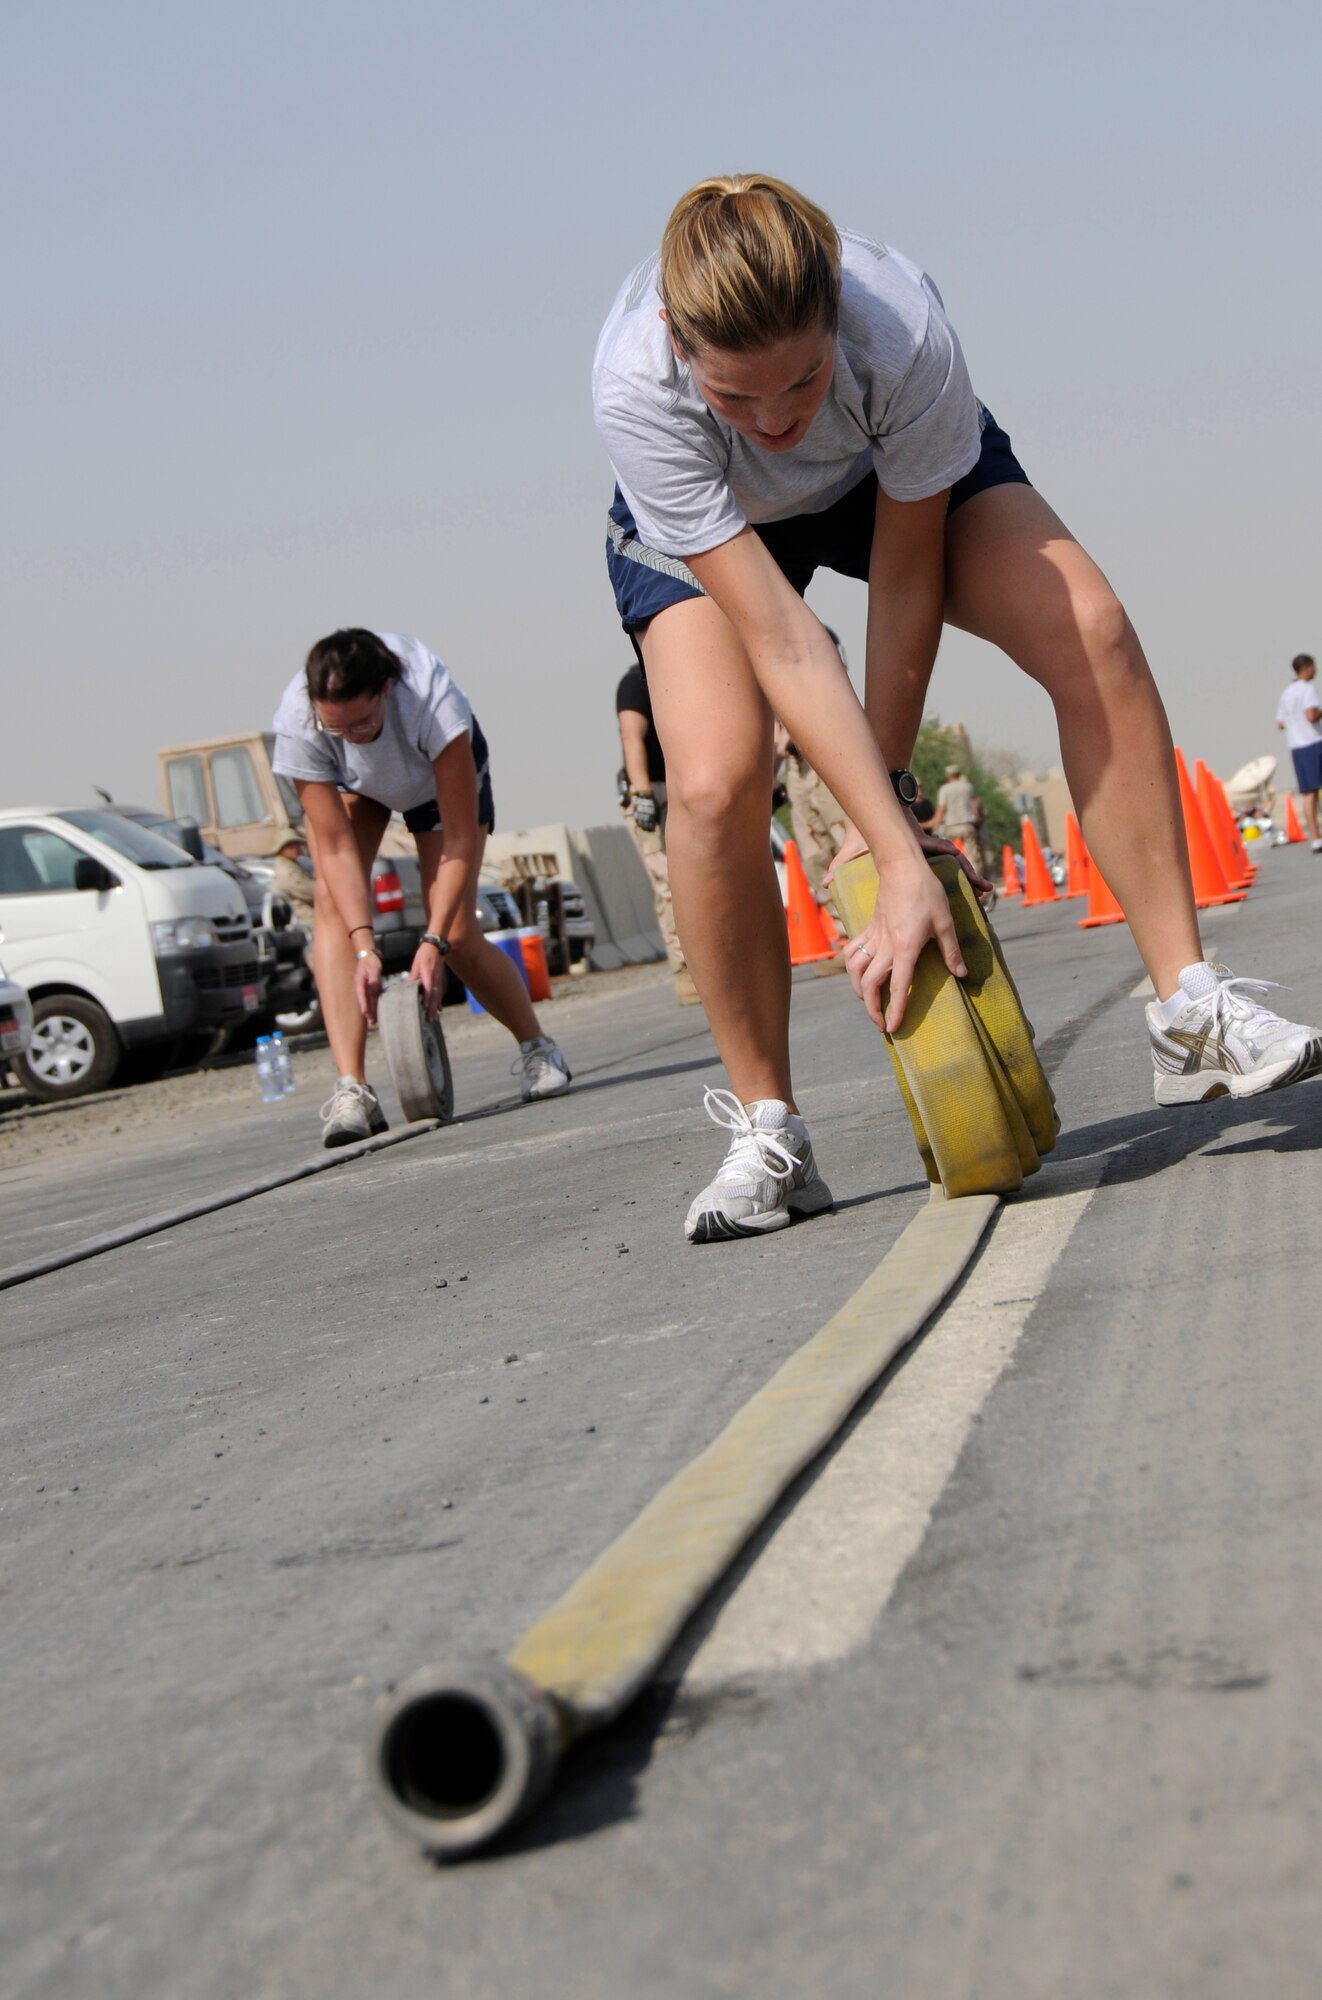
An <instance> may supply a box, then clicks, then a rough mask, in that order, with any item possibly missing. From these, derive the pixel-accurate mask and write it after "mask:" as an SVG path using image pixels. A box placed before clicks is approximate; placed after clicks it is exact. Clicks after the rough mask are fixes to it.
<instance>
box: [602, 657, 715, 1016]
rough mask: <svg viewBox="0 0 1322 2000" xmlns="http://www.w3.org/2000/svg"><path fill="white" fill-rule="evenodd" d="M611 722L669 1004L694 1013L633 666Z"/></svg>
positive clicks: (653, 748)
mask: <svg viewBox="0 0 1322 2000" xmlns="http://www.w3.org/2000/svg"><path fill="white" fill-rule="evenodd" d="M615 717H616V721H617V722H618V724H619V730H620V750H621V753H622V755H623V757H624V770H623V771H622V773H621V779H622V783H621V787H620V810H621V811H622V812H623V813H624V816H625V818H626V819H627V820H628V823H629V832H630V833H631V834H632V836H633V844H634V846H635V847H636V848H637V849H638V853H639V855H640V857H641V859H642V864H643V866H644V868H645V869H646V870H647V875H648V880H649V881H650V882H651V884H652V895H653V898H654V900H655V902H656V920H657V923H658V925H659V926H660V930H661V935H662V937H663V938H664V939H665V946H666V957H667V959H668V960H669V961H670V970H671V971H672V972H673V973H674V975H675V998H676V1000H678V1002H679V1004H680V1006H681V1007H694V1006H697V1005H698V989H697V987H696V986H695V985H694V984H693V976H692V974H691V973H690V971H689V969H688V966H687V965H686V964H685V962H684V947H683V946H682V945H681V943H680V941H679V932H678V931H677V930H676V929H675V906H674V903H673V901H672V900H671V895H670V869H669V867H668V865H667V863H666V759H665V753H664V751H663V750H662V748H661V739H660V737H659V736H658V735H657V733H656V724H655V723H654V722H653V720H652V700H651V696H650V695H649V694H648V692H647V680H646V677H645V676H644V674H643V670H642V668H641V667H640V666H638V665H637V664H636V663H635V664H634V665H633V666H632V667H630V668H629V671H628V672H627V673H626V674H625V675H623V677H622V678H621V680H620V684H619V687H618V688H617V689H616V691H615Z"/></svg>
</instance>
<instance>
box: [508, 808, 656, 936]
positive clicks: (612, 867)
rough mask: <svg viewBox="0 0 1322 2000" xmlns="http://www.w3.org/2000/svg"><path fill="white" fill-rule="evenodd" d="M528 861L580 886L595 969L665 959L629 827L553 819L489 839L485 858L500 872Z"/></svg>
mask: <svg viewBox="0 0 1322 2000" xmlns="http://www.w3.org/2000/svg"><path fill="white" fill-rule="evenodd" d="M529 860H533V861H534V865H535V869H536V872H538V873H542V874H548V873H554V874H556V875H563V876H566V877H568V878H569V879H570V880H571V881H573V882H574V883H576V884H577V886H578V887H579V889H581V890H582V892H583V901H584V903H585V905H586V907H587V912H588V915H589V916H590V917H591V918H592V922H593V925H594V927H595V929H596V933H597V938H596V943H595V944H594V946H593V948H592V953H591V962H592V964H593V965H594V966H595V967H596V969H597V971H598V972H611V971H613V970H614V969H615V967H616V966H619V965H651V964H654V963H656V962H657V961H658V960H661V959H664V957H665V955H666V948H665V944H664V942H663V941H662V937H661V932H660V929H659V927H658V925H657V921H656V906H655V904H654V902H653V900H652V885H651V883H650V882H649V881H648V879H647V870H646V869H645V868H644V867H643V864H642V862H641V860H640V859H639V857H638V850H637V848H636V847H635V846H634V844H633V840H632V838H631V836H630V833H629V829H628V827H627V826H624V825H622V824H621V825H618V826H588V827H571V826H567V825H566V824H565V823H564V821H563V820H552V821H549V822H548V823H547V824H546V825H544V826H526V827H516V828H515V829H514V830H513V831H512V832H509V833H506V832H500V833H494V834H492V836H491V839H490V840H489V841H488V842H487V862H488V864H489V865H490V866H491V867H493V868H494V869H496V871H497V872H498V873H499V872H501V870H502V868H504V867H515V866H519V867H522V866H523V865H525V864H526V863H527V862H528V861H529ZM546 861H550V862H551V863H552V866H551V867H550V868H547V867H546V866H545V862H546Z"/></svg>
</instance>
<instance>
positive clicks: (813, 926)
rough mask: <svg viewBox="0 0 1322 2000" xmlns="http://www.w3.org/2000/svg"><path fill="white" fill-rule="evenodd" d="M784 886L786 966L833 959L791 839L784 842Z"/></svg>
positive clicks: (820, 915) (819, 913) (824, 928)
mask: <svg viewBox="0 0 1322 2000" xmlns="http://www.w3.org/2000/svg"><path fill="white" fill-rule="evenodd" d="M785 887H786V888H787V889H788V891H789V901H788V902H787V904H786V906H785V921H786V923H787V924H788V926H789V934H790V964H791V965H816V964H817V962H818V961H819V959H823V958H834V957H835V952H834V951H833V950H832V948H831V944H830V940H829V939H828V938H827V935H826V927H825V925H824V924H823V923H822V913H821V911H820V910H819V909H818V907H817V904H816V901H815V900H814V898H813V893H812V890H811V889H810V888H809V887H808V877H807V876H806V875H805V874H804V872H803V863H802V862H801V861H800V859H799V850H798V848H797V847H796V846H795V845H794V842H793V841H792V840H787V841H786V842H785Z"/></svg>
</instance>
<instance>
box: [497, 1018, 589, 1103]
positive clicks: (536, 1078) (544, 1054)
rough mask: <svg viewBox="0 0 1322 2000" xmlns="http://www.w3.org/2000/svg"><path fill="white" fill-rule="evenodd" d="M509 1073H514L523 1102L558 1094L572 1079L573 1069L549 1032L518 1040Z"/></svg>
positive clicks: (566, 1088) (565, 1088)
mask: <svg viewBox="0 0 1322 2000" xmlns="http://www.w3.org/2000/svg"><path fill="white" fill-rule="evenodd" d="M510 1075H511V1076H517V1077H518V1079H519V1090H520V1092H521V1094H522V1097H523V1101H524V1103H525V1104H530V1103H531V1102H532V1100H533V1099H534V1098H536V1097H558V1096H559V1095H560V1092H561V1091H562V1090H568V1088H569V1086H570V1084H571V1083H572V1082H573V1080H574V1072H573V1071H572V1070H571V1069H570V1067H569V1064H568V1063H567V1062H566V1061H565V1059H564V1055H563V1053H562V1052H561V1050H560V1049H558V1048H557V1047H556V1045H555V1043H554V1042H553V1041H552V1040H551V1037H550V1036H549V1035H539V1036H538V1037H537V1040H536V1041H533V1042H520V1043H519V1053H518V1055H517V1056H516V1057H515V1059H514V1061H513V1062H512V1063H511V1064H510Z"/></svg>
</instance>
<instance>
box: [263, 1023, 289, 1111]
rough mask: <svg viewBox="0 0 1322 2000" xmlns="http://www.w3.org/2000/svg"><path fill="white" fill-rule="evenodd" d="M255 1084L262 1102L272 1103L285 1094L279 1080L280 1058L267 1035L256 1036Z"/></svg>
mask: <svg viewBox="0 0 1322 2000" xmlns="http://www.w3.org/2000/svg"><path fill="white" fill-rule="evenodd" d="M257 1085H258V1088H259V1089H260V1091H261V1093H262V1102H263V1104H274V1103H275V1102H276V1100H277V1098H281V1097H283V1096H284V1094H285V1087H284V1084H283V1083H282V1082H281V1080H280V1059H279V1057H278V1055H277V1054H276V1052H275V1050H274V1049H273V1048H272V1046H271V1037H270V1036H269V1035H259V1036H258V1037H257Z"/></svg>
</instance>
